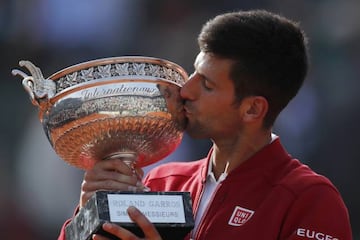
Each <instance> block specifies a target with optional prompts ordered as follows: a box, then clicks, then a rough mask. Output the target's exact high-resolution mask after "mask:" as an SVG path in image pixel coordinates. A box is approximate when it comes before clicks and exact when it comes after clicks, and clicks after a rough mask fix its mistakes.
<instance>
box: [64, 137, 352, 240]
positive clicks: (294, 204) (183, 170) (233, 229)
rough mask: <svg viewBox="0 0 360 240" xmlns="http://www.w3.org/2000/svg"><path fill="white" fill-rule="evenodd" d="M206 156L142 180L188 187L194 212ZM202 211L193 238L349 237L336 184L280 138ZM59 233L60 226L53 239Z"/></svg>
mask: <svg viewBox="0 0 360 240" xmlns="http://www.w3.org/2000/svg"><path fill="white" fill-rule="evenodd" d="M210 155H211V151H210V153H209V156H210ZM208 161H209V157H207V158H204V159H202V160H199V161H194V162H185V163H180V162H174V163H168V164H163V165H160V166H159V167H157V168H155V169H153V170H152V171H151V172H150V173H149V174H148V176H147V177H146V179H145V184H146V185H147V186H149V187H150V188H151V190H152V191H186V192H190V193H191V197H192V200H193V212H195V213H196V210H197V207H198V204H199V200H200V196H201V194H202V191H203V186H204V182H205V179H206V174H207V172H208V170H207V167H208ZM204 214H205V215H204V218H203V220H202V222H201V223H200V225H199V227H198V232H197V233H196V238H195V239H196V240H219V239H224V240H237V239H242V240H247V239H251V240H252V239H255V240H259V239H261V240H262V239H266V240H272V239H274V240H275V239H276V240H285V239H291V240H305V239H314V240H336V239H341V240H351V239H352V237H351V227H350V221H349V216H348V212H347V209H346V206H345V205H344V202H343V200H342V198H341V196H340V194H339V192H338V191H337V189H336V188H335V187H334V186H333V185H332V184H331V182H330V181H329V180H328V179H327V178H325V177H323V176H321V175H318V174H316V173H314V172H313V171H312V170H311V169H310V168H309V167H307V166H306V165H303V164H301V163H300V162H299V161H298V160H296V159H292V158H291V156H290V155H288V153H287V152H286V151H285V149H284V148H283V147H282V145H281V143H280V141H279V139H276V140H275V141H274V142H273V143H271V144H269V145H268V146H266V147H265V148H263V149H262V150H261V151H259V152H258V153H257V154H255V155H254V156H253V157H251V158H250V159H248V160H247V161H246V162H244V163H243V164H241V165H240V166H239V167H237V168H236V169H234V170H233V171H232V172H230V173H229V174H228V176H227V177H226V179H225V180H224V181H223V182H221V183H220V184H219V186H218V187H217V189H216V190H215V193H214V197H213V199H212V200H211V204H210V206H209V207H208V208H207V210H206V212H205V213H204ZM64 239H65V234H64V228H63V230H62V232H61V235H60V236H59V238H58V240H64ZM186 239H189V236H188V237H187V238H186Z"/></svg>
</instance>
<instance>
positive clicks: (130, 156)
mask: <svg viewBox="0 0 360 240" xmlns="http://www.w3.org/2000/svg"><path fill="white" fill-rule="evenodd" d="M103 159H104V160H109V159H119V160H121V161H123V162H124V163H125V164H126V165H127V166H128V167H129V168H130V169H131V170H132V172H133V173H134V174H135V176H136V177H137V178H138V180H139V181H141V176H140V175H139V173H138V172H137V171H136V170H135V162H136V159H137V154H136V152H115V153H112V154H110V155H108V156H106V157H104V158H103ZM142 191H143V192H150V188H148V187H146V186H145V187H144V188H143V189H142Z"/></svg>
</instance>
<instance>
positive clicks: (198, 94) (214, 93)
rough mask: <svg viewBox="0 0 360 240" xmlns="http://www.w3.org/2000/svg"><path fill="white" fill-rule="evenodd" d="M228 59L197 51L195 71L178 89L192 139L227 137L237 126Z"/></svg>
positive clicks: (237, 116)
mask: <svg viewBox="0 0 360 240" xmlns="http://www.w3.org/2000/svg"><path fill="white" fill-rule="evenodd" d="M232 63H233V62H232V61H231V60H229V59H224V58H219V57H216V56H214V55H211V54H206V53H203V52H200V53H199V54H198V56H197V57H196V60H195V64H194V67H195V71H194V73H193V74H192V75H191V76H190V78H189V80H188V81H187V82H186V83H185V85H184V86H183V87H182V89H181V91H180V95H181V97H182V98H183V99H184V100H185V106H184V109H185V115H186V117H187V119H188V125H187V128H186V130H187V132H188V133H189V135H190V136H192V137H195V138H211V139H213V140H215V141H216V139H224V138H229V137H231V136H232V135H234V134H236V133H237V131H238V130H239V129H241V127H240V126H241V122H240V117H239V116H240V115H239V110H238V109H239V106H236V105H234V99H235V96H234V84H233V82H232V80H231V79H230V77H229V73H230V68H231V66H232Z"/></svg>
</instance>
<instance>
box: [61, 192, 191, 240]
mask: <svg viewBox="0 0 360 240" xmlns="http://www.w3.org/2000/svg"><path fill="white" fill-rule="evenodd" d="M191 205H192V203H191V198H190V194H189V193H188V192H142V193H134V192H109V191H98V192H96V193H95V194H94V195H93V196H92V198H91V199H90V200H89V201H88V202H87V203H86V205H85V206H84V207H83V208H82V209H81V210H80V211H79V213H78V214H77V215H76V216H75V217H74V219H73V220H72V221H71V222H70V223H69V225H67V226H66V239H67V240H75V239H76V240H91V236H92V235H93V234H95V233H97V234H101V235H103V236H106V237H108V238H110V239H112V240H118V239H119V238H117V237H115V236H113V235H111V234H109V233H107V232H105V231H104V230H103V229H102V225H103V224H104V223H105V222H112V223H115V224H118V225H119V226H121V227H123V228H126V229H128V230H129V231H131V232H132V233H134V234H136V235H137V236H139V237H144V233H143V232H142V230H141V228H139V227H138V226H137V225H136V224H135V223H134V222H132V221H131V220H130V218H129V216H128V215H127V213H126V209H127V208H128V207H129V206H134V207H136V208H138V209H139V210H140V211H141V212H142V213H143V214H144V215H145V216H146V217H147V218H148V219H149V220H150V221H151V222H152V223H153V224H154V225H155V227H156V229H157V231H158V232H159V234H160V235H161V237H162V239H164V240H166V239H171V240H181V239H184V238H185V236H186V235H187V234H188V233H189V232H190V231H191V229H192V228H193V227H194V218H193V214H192V207H191Z"/></svg>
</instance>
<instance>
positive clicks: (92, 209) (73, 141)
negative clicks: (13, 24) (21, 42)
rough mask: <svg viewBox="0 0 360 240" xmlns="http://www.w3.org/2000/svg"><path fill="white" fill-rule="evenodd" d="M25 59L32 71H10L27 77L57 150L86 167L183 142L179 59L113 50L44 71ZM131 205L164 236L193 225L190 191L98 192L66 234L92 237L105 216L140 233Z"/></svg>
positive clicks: (183, 77) (161, 154) (136, 159)
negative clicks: (115, 53) (129, 213)
mask: <svg viewBox="0 0 360 240" xmlns="http://www.w3.org/2000/svg"><path fill="white" fill-rule="evenodd" d="M19 65H20V66H22V67H26V68H27V69H28V70H29V72H30V73H31V75H30V76H29V75H27V74H26V73H24V72H22V71H21V70H18V69H15V70H13V72H12V73H13V74H14V75H20V76H21V77H22V78H23V81H22V84H23V87H24V88H25V90H26V91H27V92H28V93H29V95H30V99H31V101H32V103H33V104H34V105H36V106H37V107H38V108H39V118H40V122H41V123H42V125H43V128H44V130H45V134H46V136H47V138H48V139H49V141H50V143H51V145H52V147H53V148H54V150H55V152H56V153H57V154H58V155H59V156H60V157H61V158H62V159H63V160H64V161H65V162H67V163H69V164H71V165H72V166H75V167H78V168H80V169H83V170H85V171H86V170H88V169H91V168H92V167H93V166H94V165H95V164H96V163H97V162H98V161H106V159H114V158H116V159H119V161H124V162H125V163H126V164H128V166H129V167H130V168H131V169H133V170H134V168H135V167H137V168H140V167H145V166H148V165H150V164H152V163H155V162H157V161H159V160H161V159H163V158H165V157H166V156H168V155H169V154H170V153H172V152H173V151H174V150H175V149H176V147H177V146H178V145H179V144H180V142H181V139H182V136H183V131H184V129H185V127H186V122H187V121H186V117H185V114H184V108H183V101H182V99H181V97H180V89H181V87H182V86H183V84H184V83H185V82H186V81H187V79H188V75H187V73H186V72H185V70H184V69H183V68H182V67H180V66H179V65H177V64H175V63H172V62H170V61H167V60H163V59H158V58H152V57H145V56H127V57H112V58H104V59H97V60H93V61H88V62H84V63H80V64H77V65H74V66H70V67H68V68H65V69H63V70H61V71H59V72H57V73H55V74H53V75H51V76H50V77H48V78H46V79H45V78H44V77H43V75H42V72H41V70H40V69H39V68H38V67H36V66H35V65H34V64H33V63H31V62H30V61H20V62H19ZM134 173H135V171H134ZM129 205H134V206H135V207H138V208H139V209H140V210H141V211H142V212H143V213H144V214H145V215H146V216H147V217H148V218H149V219H150V221H152V222H153V223H154V224H155V225H156V227H157V229H158V231H159V232H160V233H161V234H162V236H163V238H164V239H165V240H166V239H171V240H174V239H177V238H179V239H182V237H183V236H185V235H186V234H187V233H188V232H189V231H190V230H191V229H192V227H193V225H194V221H193V216H192V209H191V199H190V196H189V193H179V192H161V193H159V192H136V193H133V192H132V193H123V192H121V193H119V192H117V193H114V192H97V193H96V194H95V195H94V196H93V198H91V199H90V200H89V202H88V203H87V204H86V207H84V208H82V209H81V210H80V212H79V213H78V214H77V216H76V217H75V218H74V219H73V221H72V222H71V223H70V225H69V226H68V228H67V235H68V236H69V237H67V239H68V240H83V239H84V240H85V239H89V237H90V236H89V235H91V234H92V233H95V232H101V231H102V229H101V225H102V223H104V222H105V221H111V222H115V223H119V224H120V225H121V226H123V227H125V228H128V229H130V230H131V231H133V232H134V233H137V234H140V235H141V234H142V232H141V231H140V229H139V228H137V227H136V225H134V223H132V222H129V221H128V219H127V218H128V217H127V214H125V212H126V210H124V208H123V207H124V206H125V207H126V206H129ZM104 234H105V233H104Z"/></svg>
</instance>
